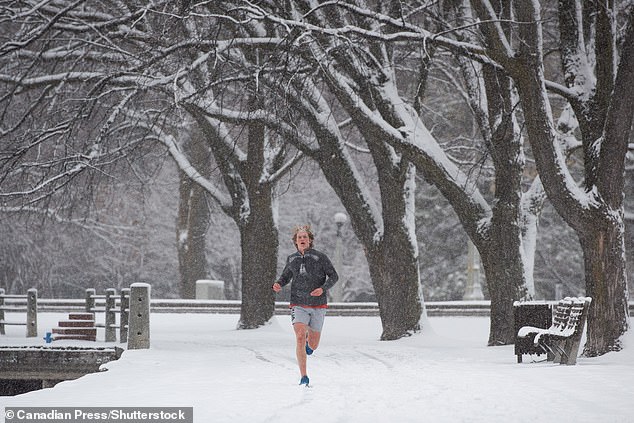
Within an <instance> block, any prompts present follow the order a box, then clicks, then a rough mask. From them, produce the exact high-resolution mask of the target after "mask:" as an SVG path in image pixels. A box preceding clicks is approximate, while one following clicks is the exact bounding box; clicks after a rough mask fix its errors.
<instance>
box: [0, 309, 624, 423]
mask: <svg viewBox="0 0 634 423" xmlns="http://www.w3.org/2000/svg"><path fill="white" fill-rule="evenodd" d="M59 317H60V315H53V314H51V315H50V316H49V317H46V316H44V318H43V319H42V318H41V319H40V326H41V327H42V328H45V327H46V326H44V325H46V324H47V323H46V322H47V319H48V322H49V323H48V324H49V326H48V327H50V325H52V324H53V323H51V322H54V321H55V319H58V318H59ZM236 322H237V316H235V315H209V314H171V315H170V314H154V315H152V321H151V332H152V348H151V349H150V350H134V351H126V352H125V353H124V354H123V356H122V358H121V359H120V360H118V361H115V362H111V363H108V364H107V365H105V367H107V368H108V371H107V372H102V373H99V374H90V375H87V376H85V377H82V378H80V379H78V380H75V381H67V382H62V383H60V384H58V385H57V386H55V387H54V388H51V389H44V390H41V391H36V392H30V393H27V394H23V395H19V396H16V397H0V405H3V406H18V405H20V406H42V407H48V406H56V407H61V406H82V407H97V406H106V407H124V406H132V407H147V406H164V407H168V406H193V407H194V421H195V422H201V423H202V422H298V421H299V422H303V423H304V422H320V423H324V422H363V423H368V422H462V421H464V422H507V421H513V422H534V421H541V422H568V421H572V420H573V418H574V420H575V421H577V422H633V421H634V400H633V398H634V380H633V378H634V351H632V349H634V340H633V339H632V338H634V337H633V336H632V335H631V334H628V335H627V339H626V342H627V344H628V345H629V346H630V348H628V349H626V350H625V351H622V352H619V353H612V354H608V355H607V356H604V357H599V358H593V359H588V358H580V359H579V360H578V364H577V365H576V366H560V365H555V364H552V363H546V362H539V363H532V362H530V361H531V360H530V359H529V358H528V357H525V363H523V364H517V363H516V359H515V356H514V355H513V347H512V346H504V347H495V348H490V347H486V339H487V335H488V325H489V321H488V318H482V317H469V318H465V317H462V318H457V317H454V318H440V317H437V318H431V319H430V320H429V322H430V326H428V328H427V330H426V331H425V332H424V333H423V334H421V335H418V336H414V337H411V338H407V339H402V340H399V341H393V342H381V341H379V340H378V337H379V335H380V321H379V319H378V318H377V317H335V316H330V317H327V318H326V325H325V327H324V333H323V337H322V344H321V346H320V347H319V349H318V350H317V351H316V352H315V354H314V355H313V356H311V357H309V361H308V366H309V375H310V378H311V384H312V385H313V387H312V388H303V387H299V386H297V383H298V382H299V374H298V371H297V367H296V364H295V357H294V337H293V334H292V329H291V327H290V323H289V317H288V316H279V317H277V318H275V319H274V321H273V323H272V324H271V325H269V326H267V327H265V328H261V329H258V330H252V331H237V330H235V324H236ZM22 330H23V328H22ZM43 331H44V329H41V330H40V332H43ZM22 336H23V335H22ZM100 337H103V333H100ZM24 341H25V338H21V337H19V336H11V334H9V336H8V337H0V343H1V344H5V345H6V344H7V343H11V342H13V343H22V344H24ZM38 341H39V342H36V341H35V340H31V342H35V343H39V344H41V343H43V341H41V340H38ZM75 342H77V341H75ZM98 344H99V345H105V344H103V343H98ZM56 345H57V344H56ZM59 345H73V341H65V343H64V344H59ZM75 345H76V344H75ZM110 345H112V344H110ZM541 357H542V358H543V356H541Z"/></svg>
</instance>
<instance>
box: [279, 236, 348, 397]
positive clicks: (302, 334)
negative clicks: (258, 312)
mask: <svg viewBox="0 0 634 423" xmlns="http://www.w3.org/2000/svg"><path fill="white" fill-rule="evenodd" d="M314 238H315V237H314V235H313V233H312V231H311V229H310V226H308V225H306V226H299V227H297V228H295V230H294V231H293V243H294V244H295V247H296V248H297V252H296V253H293V254H291V255H290V256H288V258H287V259H286V266H285V267H284V270H283V271H282V275H281V276H280V278H279V280H278V281H277V282H275V283H274V284H273V291H275V292H280V291H281V289H282V287H283V286H284V285H287V284H288V283H290V282H292V285H291V322H292V323H293V330H294V331H295V339H296V341H297V345H296V349H295V353H296V355H297V365H298V366H299V372H300V374H301V376H302V378H301V380H300V381H299V384H300V385H306V386H308V382H309V379H308V374H307V373H306V356H307V355H311V354H312V353H313V351H314V350H316V349H317V347H318V346H319V339H320V337H321V329H322V327H323V325H324V318H325V317H326V308H327V307H328V302H327V296H326V291H328V289H330V288H332V286H333V285H334V284H335V283H336V282H337V280H338V279H339V276H338V275H337V271H336V270H335V268H334V266H333V265H332V263H331V262H330V259H329V258H328V257H327V256H326V255H325V254H324V253H322V252H320V251H317V250H315V249H314V248H313V241H314Z"/></svg>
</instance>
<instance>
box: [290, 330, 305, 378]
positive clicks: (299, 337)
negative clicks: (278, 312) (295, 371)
mask: <svg viewBox="0 0 634 423" xmlns="http://www.w3.org/2000/svg"><path fill="white" fill-rule="evenodd" d="M293 330H294V331H295V340H296V342H297V345H296V347H295V354H296V355H297V365H298V366H299V373H300V374H301V376H307V373H306V335H307V334H306V332H307V326H306V325H305V324H304V323H294V324H293Z"/></svg>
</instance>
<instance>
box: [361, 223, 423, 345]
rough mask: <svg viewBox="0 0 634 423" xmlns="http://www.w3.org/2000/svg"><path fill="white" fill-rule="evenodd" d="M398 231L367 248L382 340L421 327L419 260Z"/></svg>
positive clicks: (402, 233)
mask: <svg viewBox="0 0 634 423" xmlns="http://www.w3.org/2000/svg"><path fill="white" fill-rule="evenodd" d="M397 232H398V233H397ZM397 232H391V233H390V234H389V235H387V234H386V237H385V239H384V240H383V241H382V242H380V243H379V244H377V245H376V246H375V247H374V248H372V249H370V250H368V252H367V257H368V264H369V269H370V277H371V278H372V286H373V287H374V291H375V293H376V297H377V301H378V303H379V313H380V316H381V324H382V327H383V333H382V334H381V340H383V341H390V340H394V339H399V338H402V337H404V336H409V335H411V334H413V333H414V332H417V331H419V330H420V328H421V327H420V319H421V313H422V302H421V298H422V294H421V290H420V283H419V280H420V275H419V272H418V260H417V258H416V256H414V255H413V254H412V251H411V248H410V244H409V242H407V241H406V240H405V238H407V234H405V233H404V231H397ZM404 241H405V242H404Z"/></svg>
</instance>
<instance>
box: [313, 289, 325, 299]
mask: <svg viewBox="0 0 634 423" xmlns="http://www.w3.org/2000/svg"><path fill="white" fill-rule="evenodd" d="M323 293H324V290H323V288H317V289H315V290H314V291H313V292H311V293H310V296H311V297H319V296H320V295H321V294H323Z"/></svg>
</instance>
